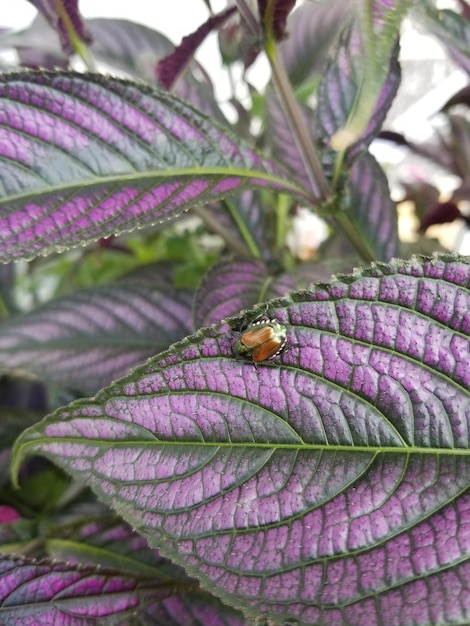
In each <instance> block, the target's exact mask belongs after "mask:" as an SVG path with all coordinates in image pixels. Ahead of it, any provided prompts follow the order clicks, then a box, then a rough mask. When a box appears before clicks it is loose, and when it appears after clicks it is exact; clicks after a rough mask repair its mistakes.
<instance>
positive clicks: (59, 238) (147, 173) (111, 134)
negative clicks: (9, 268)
mask: <svg viewBox="0 0 470 626" xmlns="http://www.w3.org/2000/svg"><path fill="white" fill-rule="evenodd" d="M0 159H1V162H2V167H1V168H0V259H2V260H3V261H9V260H12V259H18V258H32V257H34V256H35V255H37V254H47V253H49V252H50V251H52V250H60V249H63V248H64V247H71V246H76V245H78V244H84V243H87V242H90V241H94V240H96V239H98V238H99V237H105V236H108V235H110V234H112V233H118V232H122V231H129V230H132V229H134V228H139V227H143V226H145V225H151V224H156V223H158V222H162V221H164V220H166V219H169V218H171V217H175V216H176V215H178V214H180V213H181V212H182V211H184V210H187V209H188V208H190V207H191V206H194V205H196V204H201V203H204V202H209V201H213V200H216V199H218V198H221V197H223V196H225V195H228V194H230V193H233V192H234V191H236V190H237V189H239V188H241V187H243V186H246V185H249V186H253V187H266V186H269V187H270V188H276V189H279V190H284V191H287V192H289V193H291V194H292V193H293V194H297V195H299V196H300V197H304V199H305V191H304V190H302V188H301V187H300V186H299V185H298V184H295V183H292V182H290V181H289V180H288V178H287V177H283V176H282V174H281V172H280V170H279V168H278V167H277V166H276V165H274V164H273V163H272V162H270V161H268V160H267V159H263V158H261V157H260V156H259V155H258V154H257V153H256V152H254V150H252V149H251V148H250V147H248V146H247V145H245V144H242V143H240V142H239V141H238V140H236V139H235V137H234V136H232V134H231V133H230V132H229V131H227V130H225V129H224V130H222V129H220V128H219V127H217V126H215V125H214V124H213V123H212V122H211V121H210V120H209V119H208V118H206V117H205V116H203V115H201V114H200V113H198V112H197V111H195V110H194V109H193V108H191V107H190V106H189V105H187V104H185V103H183V102H182V101H180V100H178V99H177V98H175V97H173V96H170V95H168V94H166V93H161V92H158V91H155V90H152V89H150V88H148V87H145V86H142V85H138V84H133V83H130V82H126V81H122V80H117V79H111V78H105V77H102V76H99V75H85V76H84V75H82V74H75V73H69V72H55V73H47V72H25V73H20V74H6V75H3V76H0Z"/></svg>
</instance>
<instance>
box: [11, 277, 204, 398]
mask: <svg viewBox="0 0 470 626" xmlns="http://www.w3.org/2000/svg"><path fill="white" fill-rule="evenodd" d="M191 330H192V327H191V297H190V295H189V294H188V293H187V292H185V291H170V290H163V289H158V288H156V287H152V286H150V284H138V282H137V281H134V282H133V283H130V282H129V283H126V282H123V283H120V284H116V285H107V286H104V287H95V288H90V289H86V290H83V291H76V292H74V293H73V294H72V295H70V296H66V297H63V298H59V299H57V300H53V301H51V302H49V303H47V304H45V305H43V306H42V307H40V308H38V309H35V310H33V311H31V312H30V313H28V314H25V315H23V316H18V317H15V318H12V320H11V321H6V322H4V323H3V324H2V325H0V371H1V370H3V371H13V370H16V369H23V370H26V371H27V372H32V373H34V374H36V375H37V376H39V377H40V378H41V379H42V380H46V381H48V382H54V383H58V384H60V385H63V386H65V387H69V388H72V389H75V390H79V391H82V392H84V393H94V392H95V391H97V390H98V389H100V388H101V387H104V386H106V385H109V383H111V382H112V381H113V380H115V379H116V378H119V377H120V376H123V375H124V374H125V373H126V372H128V371H129V370H130V369H132V368H133V367H135V366H136V365H138V364H140V363H143V362H144V361H145V359H147V358H148V357H150V356H152V355H153V354H156V353H158V352H161V351H162V350H163V349H165V348H167V347H168V346H169V345H170V344H171V343H173V342H175V341H177V340H179V339H182V338H183V337H184V336H185V335H187V334H188V333H190V332H191Z"/></svg>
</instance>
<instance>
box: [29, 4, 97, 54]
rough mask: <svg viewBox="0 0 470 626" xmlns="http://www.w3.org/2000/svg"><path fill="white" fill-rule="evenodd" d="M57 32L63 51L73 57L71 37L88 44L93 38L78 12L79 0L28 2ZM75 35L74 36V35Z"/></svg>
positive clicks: (73, 48) (73, 47)
mask: <svg viewBox="0 0 470 626" xmlns="http://www.w3.org/2000/svg"><path fill="white" fill-rule="evenodd" d="M28 1H29V2H30V3H31V4H33V5H34V6H35V7H36V9H37V10H38V11H39V12H40V13H41V14H42V15H43V16H44V17H45V18H46V20H47V21H48V22H49V24H50V25H51V26H52V28H53V29H54V30H55V31H57V33H58V34H59V37H60V43H61V45H62V49H63V51H64V52H65V53H66V54H68V55H71V54H73V52H74V51H75V45H74V41H73V39H72V38H71V37H78V38H79V39H81V40H82V41H86V42H87V43H90V42H91V37H90V35H89V33H88V32H87V31H86V29H85V26H84V24H83V19H82V16H81V15H80V12H79V10H78V0H28ZM72 33H73V35H72Z"/></svg>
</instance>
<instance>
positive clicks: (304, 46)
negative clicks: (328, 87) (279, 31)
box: [279, 0, 354, 86]
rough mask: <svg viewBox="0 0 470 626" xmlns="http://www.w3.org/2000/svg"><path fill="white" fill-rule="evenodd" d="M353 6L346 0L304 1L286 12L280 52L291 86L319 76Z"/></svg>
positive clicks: (349, 17) (350, 14) (348, 18)
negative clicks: (284, 32)
mask: <svg viewBox="0 0 470 626" xmlns="http://www.w3.org/2000/svg"><path fill="white" fill-rule="evenodd" d="M353 8H354V7H353V6H352V4H351V2H349V0H320V1H318V2H315V3H306V4H303V5H302V6H300V7H298V8H297V9H296V10H295V11H294V12H293V13H292V14H291V15H289V20H288V24H287V33H288V37H287V38H286V39H285V40H284V41H282V42H281V43H280V44H279V54H280V55H281V58H282V61H283V63H284V66H285V68H286V71H287V73H288V75H289V78H290V80H291V82H292V84H293V85H294V86H299V85H300V84H302V83H304V82H306V81H311V80H312V78H313V77H314V76H318V77H320V73H321V72H322V71H323V70H324V65H325V63H326V57H327V55H328V53H329V50H330V48H331V46H332V45H333V44H334V43H335V41H336V39H337V37H338V34H339V32H340V31H341V29H342V28H343V27H344V25H345V24H346V23H347V22H348V21H349V20H350V19H351V16H352V14H353Z"/></svg>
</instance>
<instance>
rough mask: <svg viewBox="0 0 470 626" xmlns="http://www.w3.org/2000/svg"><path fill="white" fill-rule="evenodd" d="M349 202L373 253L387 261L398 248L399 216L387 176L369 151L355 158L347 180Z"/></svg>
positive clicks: (374, 255) (352, 213)
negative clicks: (391, 196)
mask: <svg viewBox="0 0 470 626" xmlns="http://www.w3.org/2000/svg"><path fill="white" fill-rule="evenodd" d="M348 191H349V194H348V198H347V205H348V208H349V209H350V212H351V215H352V216H353V218H354V219H355V220H356V222H357V225H358V227H359V230H360V231H361V233H363V236H364V240H365V241H367V242H368V244H369V245H370V248H371V251H372V256H373V257H374V258H376V259H378V260H380V261H386V260H387V259H390V258H391V257H393V256H395V255H396V254H397V251H398V216H397V209H396V206H395V203H394V202H393V201H392V200H391V199H390V190H389V188H388V183H387V178H386V177H385V174H384V173H383V170H382V168H381V167H380V165H379V164H378V163H377V161H376V160H375V158H374V157H373V156H372V155H371V154H369V153H363V154H360V155H359V156H358V157H357V159H355V161H354V163H353V165H352V168H351V173H350V177H349V183H348Z"/></svg>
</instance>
